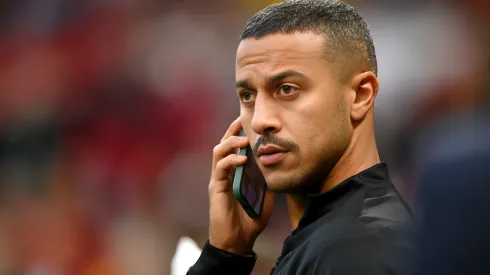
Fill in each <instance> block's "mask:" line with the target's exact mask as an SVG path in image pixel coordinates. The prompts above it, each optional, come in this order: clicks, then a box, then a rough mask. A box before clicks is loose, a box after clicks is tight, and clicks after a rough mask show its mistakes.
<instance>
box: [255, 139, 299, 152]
mask: <svg viewBox="0 0 490 275" xmlns="http://www.w3.org/2000/svg"><path fill="white" fill-rule="evenodd" d="M268 144H272V145H276V146H279V147H281V148H283V149H285V150H287V151H291V152H294V151H297V150H298V148H299V147H298V145H296V143H294V142H292V141H289V140H285V139H282V138H279V137H277V136H274V135H267V136H260V137H259V139H258V140H257V142H256V143H255V145H254V146H253V147H252V152H253V153H254V154H255V155H256V154H257V152H258V151H259V147H260V146H261V145H264V146H265V145H268Z"/></svg>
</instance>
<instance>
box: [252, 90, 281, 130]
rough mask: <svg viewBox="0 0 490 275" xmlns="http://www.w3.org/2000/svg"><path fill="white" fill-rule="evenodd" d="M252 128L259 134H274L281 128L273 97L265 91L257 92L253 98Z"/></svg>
mask: <svg viewBox="0 0 490 275" xmlns="http://www.w3.org/2000/svg"><path fill="white" fill-rule="evenodd" d="M251 126H252V130H253V131H254V132H255V133H257V134H259V135H263V136H265V135H268V134H275V133H277V132H279V131H280V130H281V123H280V119H279V112H278V108H277V106H275V104H274V101H273V99H271V98H268V97H267V95H266V94H265V93H262V95H261V93H258V95H257V98H256V99H255V106H254V114H253V118H252V122H251Z"/></svg>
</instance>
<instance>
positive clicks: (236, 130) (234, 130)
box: [221, 118, 242, 143]
mask: <svg viewBox="0 0 490 275" xmlns="http://www.w3.org/2000/svg"><path fill="white" fill-rule="evenodd" d="M241 129H242V122H241V121H240V118H237V119H235V120H234V121H233V122H232V123H231V124H230V127H228V130H226V133H225V135H224V136H223V138H222V139H221V143H222V142H223V141H225V140H226V139H228V138H229V137H231V136H238V135H239V134H240V130H241Z"/></svg>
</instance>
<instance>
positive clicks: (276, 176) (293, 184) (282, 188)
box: [265, 171, 301, 193]
mask: <svg viewBox="0 0 490 275" xmlns="http://www.w3.org/2000/svg"><path fill="white" fill-rule="evenodd" d="M265 180H266V182H267V188H268V189H269V190H270V191H272V192H274V193H292V192H296V191H297V190H298V189H299V188H301V180H297V177H295V175H294V174H293V173H291V172H282V171H274V172H272V173H270V174H269V175H267V176H266V177H265Z"/></svg>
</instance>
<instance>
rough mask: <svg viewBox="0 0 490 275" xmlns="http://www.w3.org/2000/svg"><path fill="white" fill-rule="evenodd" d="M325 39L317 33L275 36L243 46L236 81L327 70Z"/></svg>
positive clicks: (239, 51) (250, 39)
mask: <svg viewBox="0 0 490 275" xmlns="http://www.w3.org/2000/svg"><path fill="white" fill-rule="evenodd" d="M324 53H325V38H324V37H323V36H321V35H317V34H314V33H299V32H297V33H293V34H273V35H267V36H265V37H262V38H260V39H256V38H247V39H244V40H242V41H241V42H240V45H239V46H238V50H237V56H236V77H237V79H241V78H244V77H251V75H250V74H260V75H264V76H267V75H271V74H274V72H278V71H282V70H285V69H296V70H300V71H302V72H308V71H311V70H314V69H318V67H319V66H323V67H326V66H325V65H326V64H325V59H324V58H323V57H324Z"/></svg>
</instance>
